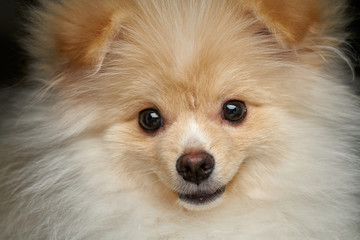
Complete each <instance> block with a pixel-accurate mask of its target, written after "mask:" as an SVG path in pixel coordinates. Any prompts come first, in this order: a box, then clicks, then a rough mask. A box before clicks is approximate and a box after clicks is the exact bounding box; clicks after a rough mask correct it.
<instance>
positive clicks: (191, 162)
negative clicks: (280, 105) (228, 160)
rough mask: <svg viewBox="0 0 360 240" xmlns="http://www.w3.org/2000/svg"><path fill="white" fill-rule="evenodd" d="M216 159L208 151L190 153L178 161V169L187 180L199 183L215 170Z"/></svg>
mask: <svg viewBox="0 0 360 240" xmlns="http://www.w3.org/2000/svg"><path fill="white" fill-rule="evenodd" d="M214 166H215V161H214V158H213V156H211V155H210V154H208V153H205V152H200V153H188V154H184V155H182V156H181V157H180V158H179V159H178V160H177V163H176V170H177V171H178V173H179V174H180V176H182V177H183V179H184V180H185V181H188V182H192V183H195V184H197V185H199V184H200V183H201V182H202V181H204V180H206V179H207V178H208V177H209V176H210V175H211V173H212V171H213V170H214Z"/></svg>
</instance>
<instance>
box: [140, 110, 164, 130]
mask: <svg viewBox="0 0 360 240" xmlns="http://www.w3.org/2000/svg"><path fill="white" fill-rule="evenodd" d="M139 125H140V127H141V128H142V129H143V130H144V131H146V132H155V131H157V130H158V129H159V128H161V127H162V125H163V121H162V117H161V115H160V113H159V111H158V110H156V109H144V110H142V111H141V112H140V113H139Z"/></svg>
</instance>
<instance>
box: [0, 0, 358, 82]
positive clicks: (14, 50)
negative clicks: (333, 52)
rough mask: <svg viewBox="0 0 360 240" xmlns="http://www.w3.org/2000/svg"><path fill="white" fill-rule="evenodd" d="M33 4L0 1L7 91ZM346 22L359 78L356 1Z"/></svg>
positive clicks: (21, 56) (0, 49)
mask: <svg viewBox="0 0 360 240" xmlns="http://www.w3.org/2000/svg"><path fill="white" fill-rule="evenodd" d="M34 2H35V1H34V0H0V53H1V55H0V59H1V60H0V61H1V62H0V87H8V86H13V85H19V84H22V83H23V76H24V74H25V72H26V67H27V63H28V62H29V60H28V58H27V57H26V54H25V52H24V51H23V50H22V49H21V47H20V46H21V44H20V43H19V39H21V38H23V37H24V35H25V33H24V31H23V30H22V26H23V23H24V22H26V21H25V18H24V16H25V15H26V9H27V7H28V6H31V5H33V4H34ZM348 16H349V19H353V22H352V24H351V25H350V26H349V31H350V32H351V33H352V35H351V38H350V39H349V42H350V44H351V46H352V59H353V61H354V62H355V66H356V71H357V75H358V76H359V75H360V64H359V62H360V61H359V56H360V1H359V0H353V1H351V4H350V7H349V10H348Z"/></svg>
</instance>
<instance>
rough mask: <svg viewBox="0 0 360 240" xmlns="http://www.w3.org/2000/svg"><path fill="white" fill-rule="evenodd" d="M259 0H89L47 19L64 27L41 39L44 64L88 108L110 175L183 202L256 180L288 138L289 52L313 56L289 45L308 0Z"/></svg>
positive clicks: (308, 16)
mask: <svg viewBox="0 0 360 240" xmlns="http://www.w3.org/2000/svg"><path fill="white" fill-rule="evenodd" d="M268 2H270V1H211V2H207V1H197V2H191V1H181V2H180V1H179V2H177V3H174V2H172V4H168V2H166V1H152V2H148V3H145V2H142V4H137V3H136V2H135V1H134V2H133V1H125V2H124V3H116V4H115V3H114V2H112V1H109V2H108V3H109V4H104V5H102V4H100V5H102V6H101V7H100V5H98V4H97V1H94V2H93V3H92V4H90V5H89V6H82V9H83V10H84V9H88V12H92V11H91V9H93V8H99V9H97V11H95V12H96V14H95V16H92V15H91V14H90V15H91V16H92V17H91V18H90V17H89V16H88V15H86V14H85V15H84V14H83V15H80V16H79V17H78V21H79V22H78V23H75V25H71V24H70V23H68V22H67V24H65V23H63V22H61V21H62V19H64V17H63V18H54V19H51V20H52V21H50V23H51V22H52V23H53V24H54V25H56V26H58V29H60V30H61V29H67V31H63V32H61V31H59V32H61V34H59V35H57V37H56V41H55V43H56V44H55V43H53V42H51V44H49V45H50V46H51V45H55V46H58V47H57V49H59V51H58V58H59V59H62V61H59V62H61V63H62V64H63V65H61V64H60V65H57V66H55V67H54V66H48V68H49V69H51V70H52V71H53V69H54V68H57V71H59V70H58V68H60V69H62V68H63V69H65V70H62V72H63V75H62V79H61V80H60V81H58V83H56V84H57V87H58V88H59V89H60V92H63V93H64V95H65V97H67V98H68V99H70V100H69V103H70V104H77V103H81V104H83V103H84V102H86V104H94V105H96V106H97V107H96V109H99V110H98V112H99V114H98V115H99V116H100V117H99V119H98V120H97V123H98V124H99V125H101V126H104V134H103V136H104V141H105V143H106V147H107V149H108V150H109V153H110V157H109V159H106V160H104V161H109V162H110V165H111V166H112V168H113V169H114V174H117V175H119V176H121V178H122V179H125V182H126V184H129V186H130V185H132V184H133V185H136V186H137V187H143V188H144V189H145V188H148V189H149V188H150V189H151V188H153V190H154V191H157V189H160V190H159V191H162V192H167V193H168V194H169V195H171V196H172V199H175V201H177V202H178V203H179V204H180V205H182V206H184V207H185V208H187V209H192V210H198V209H208V208H211V207H213V206H215V205H217V204H219V203H220V202H222V200H225V199H226V197H227V196H230V195H233V196H239V195H244V196H245V195H250V194H255V193H256V192H261V191H262V189H263V188H265V187H267V181H270V180H269V179H270V176H271V175H272V174H274V168H275V166H276V165H277V164H278V163H279V161H278V159H279V156H280V155H281V154H282V149H286V146H287V142H286V141H284V140H283V139H288V137H286V138H284V136H286V134H287V130H288V129H287V125H286V124H284V122H288V120H287V121H285V120H284V118H285V116H284V114H283V107H284V105H285V103H284V102H286V104H290V105H291V102H296V100H295V101H291V100H289V99H288V97H289V96H288V95H287V89H288V88H292V87H293V84H294V82H295V81H293V80H292V79H291V78H292V76H293V75H294V72H296V71H299V70H296V68H295V67H294V66H293V65H292V64H291V63H293V62H296V61H298V62H300V63H301V64H303V62H305V60H306V62H307V63H306V64H311V61H310V60H311V59H313V58H314V54H313V52H312V51H310V50H307V51H305V50H304V51H303V52H301V53H300V52H299V55H298V56H297V57H295V54H294V51H291V49H292V48H293V47H299V46H300V47H299V48H301V49H303V47H301V46H302V45H301V44H303V41H305V40H304V39H306V35H308V34H310V33H311V31H314V28H315V26H316V24H317V22H318V19H319V17H318V15H317V9H318V6H316V5H314V4H312V3H311V4H310V1H294V3H293V4H292V3H291V4H285V5H282V4H283V3H284V2H285V1H276V4H274V5H273V4H269V3H268ZM80 3H81V1H79V4H80ZM280 5H281V6H283V7H285V8H288V10H289V11H288V12H287V11H283V10H282V11H276V10H279V6H280ZM56 7H57V8H59V9H60V8H61V9H60V10H58V11H57V12H59V15H60V16H61V15H64V16H65V17H66V16H67V15H69V14H71V12H73V13H77V10H76V9H75V8H69V7H68V6H66V4H65V5H63V6H57V5H56ZM102 9H103V10H102ZM114 9H115V10H114ZM295 10H296V11H297V14H292V13H293V12H294V11H295ZM274 11H275V12H277V13H279V15H276V17H274V16H273V15H272V14H271V13H272V12H274ZM62 12H63V14H62ZM85 12H86V11H85ZM284 12H285V13H284ZM280 13H281V14H280ZM294 17H295V18H299V17H300V18H301V19H302V21H300V22H299V21H297V20H298V19H294ZM87 22H90V23H92V22H96V23H98V24H93V25H92V26H93V27H91V28H90V27H88V25H87ZM287 23H288V24H289V25H290V26H288V25H287ZM81 26H82V27H81ZM95 27H98V28H97V29H95V30H94V29H93V28H95ZM69 29H70V30H71V29H72V30H74V31H70V30H69ZM74 32H78V33H77V34H76V35H75V36H72V34H75V33H74ZM79 32H80V33H82V35H81V34H79ZM84 39H85V40H86V41H85V40H84ZM93 39H94V40H93ZM49 41H50V40H49ZM75 43H76V44H75ZM79 43H82V44H79ZM298 64H299V63H298ZM297 74H299V72H297ZM289 78H290V79H289ZM279 86H282V87H281V88H279ZM297 86H299V85H297ZM290 107H291V108H296V107H297V105H296V104H295V105H291V106H290ZM95 125H96V124H95ZM121 184H123V185H126V184H125V183H124V182H122V183H121ZM154 195H155V194H154Z"/></svg>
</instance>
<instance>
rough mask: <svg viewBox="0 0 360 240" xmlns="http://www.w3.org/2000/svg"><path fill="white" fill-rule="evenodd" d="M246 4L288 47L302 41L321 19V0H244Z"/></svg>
mask: <svg viewBox="0 0 360 240" xmlns="http://www.w3.org/2000/svg"><path fill="white" fill-rule="evenodd" d="M244 4H245V7H247V8H248V9H249V10H250V11H251V12H252V13H253V14H254V15H255V16H256V17H257V18H258V19H259V20H260V21H261V22H262V23H263V24H265V26H266V28H268V30H270V32H271V33H272V34H273V35H274V36H275V37H276V38H277V40H278V41H279V42H280V43H281V44H282V45H283V46H286V47H291V46H294V45H297V44H299V43H301V42H302V41H303V40H304V39H305V37H306V36H307V35H308V34H309V33H310V32H311V31H312V30H314V29H315V28H316V26H317V25H318V24H319V22H320V20H321V11H320V10H321V1H320V0H244Z"/></svg>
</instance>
